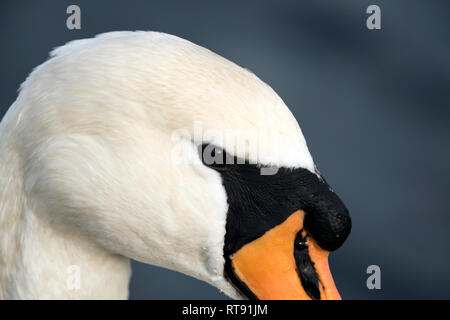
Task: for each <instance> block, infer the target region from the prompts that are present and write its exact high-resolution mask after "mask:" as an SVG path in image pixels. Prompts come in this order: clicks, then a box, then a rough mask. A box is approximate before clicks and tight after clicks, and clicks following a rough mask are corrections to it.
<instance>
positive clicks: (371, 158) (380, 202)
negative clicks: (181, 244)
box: [0, 0, 450, 299]
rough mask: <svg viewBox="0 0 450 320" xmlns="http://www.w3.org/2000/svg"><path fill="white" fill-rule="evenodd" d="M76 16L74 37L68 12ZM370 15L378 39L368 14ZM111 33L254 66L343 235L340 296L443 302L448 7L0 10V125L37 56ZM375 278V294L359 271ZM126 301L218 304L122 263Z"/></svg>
mask: <svg viewBox="0 0 450 320" xmlns="http://www.w3.org/2000/svg"><path fill="white" fill-rule="evenodd" d="M70 4H77V5H79V6H80V8H81V16H82V17H81V27H82V29H81V30H73V31H72V30H68V29H67V28H66V18H67V14H66V8H67V6H68V5H70ZM371 4H376V5H379V6H380V8H381V26H382V29H381V30H368V29H367V28H366V19H367V17H368V15H367V14H366V8H367V7H368V6H369V5H371ZM114 30H157V31H163V32H167V33H171V34H174V35H177V36H180V37H182V38H186V39H188V40H190V41H192V42H194V43H197V44H199V45H202V46H205V47H207V48H209V49H211V50H213V51H215V52H216V53H218V54H220V55H222V56H224V57H226V58H228V59H230V60H232V61H234V62H236V63H237V64H239V65H241V66H243V67H246V68H248V69H250V70H252V71H253V72H254V73H255V74H256V75H258V76H259V77H260V78H261V79H262V80H263V81H265V82H267V83H268V84H269V85H271V86H272V87H273V89H274V90H275V91H276V92H277V93H278V94H279V95H280V96H281V97H282V98H283V99H284V101H285V102H286V104H287V105H288V106H289V108H290V109H291V110H292V112H293V113H294V115H295V116H296V118H297V119H298V121H299V123H300V125H301V127H302V130H303V133H304V135H305V137H306V139H307V141H308V144H309V148H310V151H311V153H312V155H313V157H314V159H315V162H316V164H317V165H318V167H319V169H320V170H321V172H322V173H323V175H324V176H325V177H326V179H327V181H328V182H329V183H330V184H331V185H332V186H333V188H334V189H335V190H336V192H337V193H338V194H339V195H340V196H341V198H342V199H343V200H344V202H345V203H346V205H347V207H348V208H349V210H350V212H351V214H352V218H353V231H352V234H351V235H350V237H349V239H348V241H347V242H346V243H345V244H344V246H343V247H342V248H341V249H340V250H338V251H337V252H335V253H333V254H332V256H331V269H332V272H333V274H334V277H335V281H336V285H337V287H338V288H339V290H340V292H341V294H342V296H343V298H346V299H430V298H436V299H442V298H447V299H448V298H450V248H449V243H450V234H449V229H450V214H449V213H450V212H449V206H450V203H449V198H450V192H449V190H450V179H449V178H450V166H449V164H450V148H449V141H450V122H449V120H450V104H449V98H450V35H449V31H450V1H425V0H423V1H413V0H397V1H375V0H373V1H356V0H355V1H348V0H346V1H343V0H341V1H333V0H328V1H325V0H321V1H317V0H311V1H256V0H250V1H229V0H227V1H206V0H205V1H182V0H179V1H174V0H172V1H133V0H128V1H117V2H116V1H99V0H97V1H75V0H73V1H43V0H40V1H24V0H20V1H2V2H1V3H0V41H1V51H0V67H1V75H2V76H1V80H0V102H1V103H0V116H3V114H4V113H5V112H6V110H7V109H8V107H9V106H10V105H11V104H12V102H13V101H14V100H15V98H16V96H17V89H18V88H19V85H20V83H21V82H22V81H23V80H24V79H25V77H26V76H27V75H28V73H29V72H30V71H31V70H32V68H33V67H35V66H37V65H39V64H41V63H42V62H43V61H45V60H46V58H47V56H48V52H49V51H50V50H51V49H52V48H53V47H56V46H60V45H62V44H64V43H65V42H67V41H69V40H73V39H80V38H86V37H92V36H94V35H96V34H98V33H102V32H107V31H114ZM372 264H376V265H379V266H380V268H381V290H368V289H367V287H366V279H367V277H368V274H366V269H367V267H368V266H369V265H372ZM130 298H132V299H226V297H225V296H224V295H222V294H221V293H220V292H219V291H218V290H216V289H215V288H213V287H211V286H209V285H208V284H206V283H202V282H200V281H197V280H195V279H192V278H190V277H187V276H184V275H181V274H179V273H176V272H172V271H167V270H163V269H160V268H156V267H152V266H146V265H143V264H140V263H136V262H133V278H132V281H131V284H130Z"/></svg>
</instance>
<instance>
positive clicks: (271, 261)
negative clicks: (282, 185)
mask: <svg viewBox="0 0 450 320" xmlns="http://www.w3.org/2000/svg"><path fill="white" fill-rule="evenodd" d="M304 215H305V213H304V211H301V210H299V211H296V212H294V213H293V214H291V215H290V216H289V217H288V218H287V219H286V220H285V221H284V222H283V223H281V224H280V225H278V226H276V227H274V228H272V229H271V230H269V231H267V232H266V233H265V234H264V235H262V236H261V237H260V238H258V239H256V240H254V241H252V242H250V243H248V244H246V245H244V246H243V247H242V248H241V249H239V250H238V251H237V252H236V253H234V254H233V255H231V256H230V259H231V265H232V269H233V272H234V273H235V275H236V276H237V277H238V278H239V279H240V281H241V282H243V283H244V284H245V285H246V286H247V287H248V288H249V289H250V290H251V291H252V293H253V294H254V295H255V296H256V297H257V298H258V299H261V300H311V297H310V296H309V295H308V293H307V292H306V291H305V289H304V287H303V285H302V281H301V279H300V276H299V273H298V270H297V265H296V261H295V257H294V242H295V238H296V235H297V233H298V232H302V233H304V234H305V235H306V233H305V231H304V230H303V231H302V229H303V218H304ZM306 245H307V247H308V254H309V258H310V260H311V262H312V264H313V266H314V270H315V272H316V274H317V276H318V280H319V281H318V284H317V285H318V288H319V291H320V299H321V300H340V299H341V296H340V295H339V292H338V291H337V289H336V286H335V284H334V281H333V278H332V276H331V272H330V268H329V265H328V255H329V252H328V251H326V250H323V249H322V248H320V247H319V245H318V244H317V243H316V242H315V241H314V240H313V239H312V238H311V237H308V238H307V242H306Z"/></svg>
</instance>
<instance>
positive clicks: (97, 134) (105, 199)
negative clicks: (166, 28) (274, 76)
mask: <svg viewBox="0 0 450 320" xmlns="http://www.w3.org/2000/svg"><path fill="white" fill-rule="evenodd" d="M51 56H52V57H51V59H49V60H48V61H47V62H46V63H44V64H43V65H41V66H39V67H38V68H36V70H35V71H34V72H33V73H32V74H31V75H30V77H29V78H28V79H27V81H26V82H25V83H24V84H23V85H22V90H21V93H20V96H19V98H18V101H21V102H22V103H24V102H26V103H24V104H26V105H28V106H29V107H27V110H26V112H23V115H22V116H21V119H20V123H21V125H22V124H23V126H24V127H25V126H26V130H23V131H22V132H21V133H20V136H21V140H20V141H22V143H21V148H22V149H21V150H22V151H21V152H22V153H23V154H24V157H23V158H24V159H26V160H24V166H25V167H26V175H25V181H24V186H25V190H26V193H27V195H28V196H29V202H30V203H31V204H32V207H33V208H34V210H35V211H36V212H40V213H41V216H42V218H43V219H48V220H50V221H52V223H53V224H54V225H55V226H56V227H57V226H64V227H65V228H66V229H65V230H76V232H77V233H80V234H81V235H82V236H83V237H85V238H86V239H90V241H92V243H95V245H97V246H100V247H101V248H104V249H105V250H108V251H109V252H112V253H115V254H118V255H122V256H125V257H129V258H133V259H136V260H138V261H141V262H144V263H149V264H154V265H158V266H162V267H165V268H169V269H172V270H176V271H179V272H183V273H185V274H188V275H191V276H193V277H196V278H198V279H201V280H203V281H207V282H209V283H210V284H212V285H214V286H216V287H218V288H219V289H220V290H222V291H223V292H224V293H225V294H227V295H229V296H230V297H233V298H245V297H246V298H258V299H338V298H340V296H339V293H338V291H337V290H336V288H335V285H334V282H333V279H332V277H331V273H330V270H329V268H328V263H327V258H328V253H329V252H330V251H334V250H336V249H337V248H339V247H340V246H341V245H342V243H343V242H344V241H345V239H346V238H347V236H348V234H349V232H350V228H351V221H350V217H349V214H348V211H347V209H346V208H345V206H344V204H343V203H342V202H341V200H340V199H339V197H338V196H337V195H336V193H335V192H334V191H333V190H332V189H331V188H330V187H329V186H328V184H327V183H326V181H325V180H324V179H323V177H322V176H321V174H320V173H319V172H318V170H317V169H316V167H315V165H314V162H313V159H312V157H311V155H310V153H309V151H308V147H307V144H306V141H305V138H304V136H303V134H302V131H301V129H300V127H299V125H298V123H297V121H296V119H295V118H294V116H293V115H292V114H291V112H290V111H289V109H288V108H287V107H286V105H285V104H284V102H283V101H282V99H281V98H280V97H279V96H278V95H277V94H276V93H275V92H274V91H273V90H272V89H271V88H270V87H269V86H268V85H267V84H265V83H264V82H262V81H261V80H260V79H259V78H258V77H257V76H256V75H254V74H253V73H252V72H250V71H248V70H246V69H244V68H241V67H239V66H237V65H236V64H234V63H232V62H230V61H228V60H226V59H224V58H222V57H220V56H218V55H217V54H215V53H213V52H211V51H209V50H207V49H205V48H203V47H200V46H197V45H195V44H193V43H191V42H189V41H186V40H183V39H180V38H178V37H175V36H170V35H167V34H163V33H156V32H113V33H107V34H103V35H99V36H97V37H95V38H93V39H85V40H77V41H73V42H70V43H68V44H66V45H65V46H62V47H59V48H57V49H55V50H54V51H53V52H52V54H51ZM19 147H20V146H19ZM70 232H72V231H70ZM74 232H75V231H74Z"/></svg>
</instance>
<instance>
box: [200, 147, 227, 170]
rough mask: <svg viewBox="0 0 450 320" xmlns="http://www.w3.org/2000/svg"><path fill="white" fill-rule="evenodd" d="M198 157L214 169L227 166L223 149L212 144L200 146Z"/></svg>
mask: <svg viewBox="0 0 450 320" xmlns="http://www.w3.org/2000/svg"><path fill="white" fill-rule="evenodd" d="M200 157H201V159H202V162H203V164H204V165H206V166H208V167H211V168H214V169H225V168H227V166H228V164H227V154H226V152H225V150H223V149H222V148H220V147H217V146H215V145H212V144H203V145H202V146H201V154H200Z"/></svg>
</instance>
